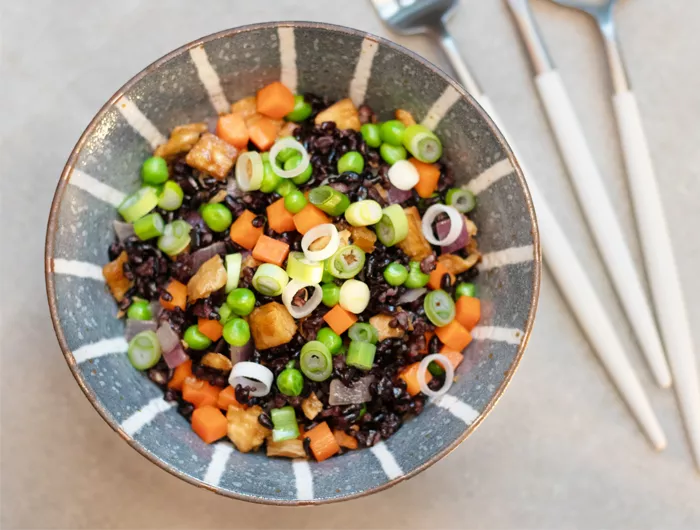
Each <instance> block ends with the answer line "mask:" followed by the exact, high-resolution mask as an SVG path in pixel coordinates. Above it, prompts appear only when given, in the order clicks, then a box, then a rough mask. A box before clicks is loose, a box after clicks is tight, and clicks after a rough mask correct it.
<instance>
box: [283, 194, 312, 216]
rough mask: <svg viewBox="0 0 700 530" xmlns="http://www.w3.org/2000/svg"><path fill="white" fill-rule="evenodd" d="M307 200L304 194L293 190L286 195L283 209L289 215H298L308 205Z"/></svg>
mask: <svg viewBox="0 0 700 530" xmlns="http://www.w3.org/2000/svg"><path fill="white" fill-rule="evenodd" d="M308 202H309V201H308V200H306V197H304V194H303V193H302V192H300V191H299V190H297V189H295V190H293V191H291V192H289V193H288V194H287V196H286V197H285V198H284V207H285V208H286V210H287V211H288V212H289V213H299V212H300V211H302V210H303V209H304V206H306V205H307V204H308Z"/></svg>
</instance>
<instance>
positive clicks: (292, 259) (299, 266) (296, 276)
mask: <svg viewBox="0 0 700 530" xmlns="http://www.w3.org/2000/svg"><path fill="white" fill-rule="evenodd" d="M287 274H288V275H289V277H290V278H291V279H293V280H299V281H300V282H305V283H307V284H310V285H313V284H315V283H321V280H322V279H323V262H322V261H311V260H310V259H307V258H306V256H304V253H303V252H290V253H289V257H288V258H287Z"/></svg>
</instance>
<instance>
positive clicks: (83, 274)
mask: <svg viewBox="0 0 700 530" xmlns="http://www.w3.org/2000/svg"><path fill="white" fill-rule="evenodd" d="M53 273H54V274H64V275H66V276H77V277H78V278H87V279H89V280H97V281H98V282H104V281H105V278H104V276H103V275H102V267H100V266H99V265H95V264H94V263H87V262H85V261H77V260H72V259H63V258H54V260H53Z"/></svg>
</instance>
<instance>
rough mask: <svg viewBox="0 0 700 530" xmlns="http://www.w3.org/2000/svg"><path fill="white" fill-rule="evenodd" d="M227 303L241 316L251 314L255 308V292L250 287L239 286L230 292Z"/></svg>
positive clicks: (235, 313)
mask: <svg viewBox="0 0 700 530" xmlns="http://www.w3.org/2000/svg"><path fill="white" fill-rule="evenodd" d="M226 305H228V306H229V307H230V308H231V312H232V313H233V314H234V315H238V316H239V317H244V316H246V315H250V314H251V313H252V312H253V309H255V294H254V293H253V291H251V290H250V289H246V288H244V287H238V288H236V289H234V290H233V291H231V292H230V293H228V296H227V297H226Z"/></svg>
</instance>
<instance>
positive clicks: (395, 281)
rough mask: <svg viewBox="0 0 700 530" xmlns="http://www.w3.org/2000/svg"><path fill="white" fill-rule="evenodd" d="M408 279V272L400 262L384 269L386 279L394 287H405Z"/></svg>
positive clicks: (390, 264)
mask: <svg viewBox="0 0 700 530" xmlns="http://www.w3.org/2000/svg"><path fill="white" fill-rule="evenodd" d="M406 278H408V270H406V267H404V266H403V265H401V264H400V263H399V262H398V261H395V262H393V263H389V265H387V266H386V268H385V269H384V279H385V280H386V283H388V284H389V285H393V286H394V287H397V286H399V285H403V283H404V282H405V281H406Z"/></svg>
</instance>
